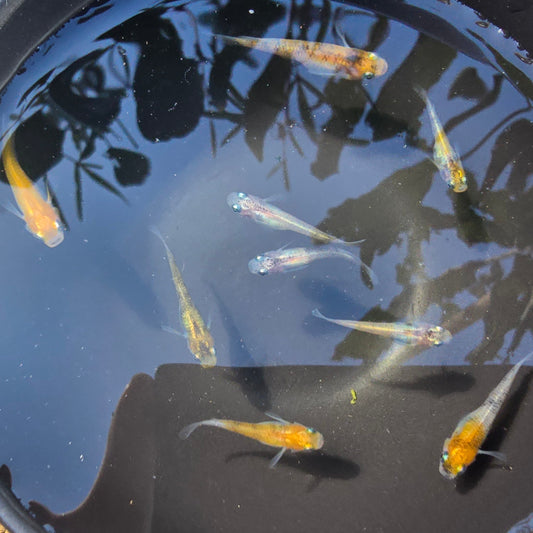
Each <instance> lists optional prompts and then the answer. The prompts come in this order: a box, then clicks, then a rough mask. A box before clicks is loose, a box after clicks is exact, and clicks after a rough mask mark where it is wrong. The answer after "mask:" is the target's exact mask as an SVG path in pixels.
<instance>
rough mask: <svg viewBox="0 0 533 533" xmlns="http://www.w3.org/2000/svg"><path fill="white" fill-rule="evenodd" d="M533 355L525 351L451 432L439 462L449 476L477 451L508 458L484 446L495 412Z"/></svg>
mask: <svg viewBox="0 0 533 533" xmlns="http://www.w3.org/2000/svg"><path fill="white" fill-rule="evenodd" d="M532 355H533V352H531V353H530V354H528V355H526V356H525V357H524V358H523V359H522V360H521V361H519V362H518V363H516V365H514V366H513V368H512V369H511V370H509V372H507V374H505V376H504V378H503V379H502V380H501V381H500V383H498V385H497V386H496V387H495V388H494V390H493V391H492V392H491V393H490V394H489V396H488V398H487V399H486V400H485V401H484V402H483V404H482V405H481V406H480V407H478V408H477V409H476V410H475V411H472V412H471V413H468V414H467V415H466V416H465V417H463V418H462V419H461V421H460V422H459V424H458V425H457V427H456V428H455V431H454V432H453V434H452V436H451V437H450V438H448V439H446V440H445V441H444V446H443V448H442V454H441V456H440V462H439V472H440V473H441V474H442V475H443V476H444V477H445V478H447V479H455V478H456V477H457V476H458V475H460V474H462V473H463V472H464V471H465V470H466V469H467V468H468V466H469V465H470V464H472V463H473V462H474V460H475V458H476V456H477V455H478V454H483V455H491V456H492V457H495V458H496V459H498V460H500V461H505V455H504V454H502V453H499V452H490V451H486V450H481V449H480V448H481V445H482V444H483V441H484V440H485V438H486V437H487V435H488V433H489V431H490V429H491V427H492V424H493V422H494V419H495V418H496V415H497V414H498V412H499V411H500V409H501V406H502V405H503V402H504V401H505V398H506V397H507V395H508V394H509V390H510V389H511V385H512V384H513V381H514V379H515V377H516V374H517V373H518V371H519V370H520V367H521V366H522V365H523V364H524V363H525V362H526V361H527V360H528V359H529V358H530V357H531V356H532Z"/></svg>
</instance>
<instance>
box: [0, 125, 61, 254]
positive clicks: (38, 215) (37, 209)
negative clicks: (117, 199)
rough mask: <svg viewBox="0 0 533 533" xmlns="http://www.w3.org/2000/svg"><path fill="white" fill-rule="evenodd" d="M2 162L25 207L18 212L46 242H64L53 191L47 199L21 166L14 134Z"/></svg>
mask: <svg viewBox="0 0 533 533" xmlns="http://www.w3.org/2000/svg"><path fill="white" fill-rule="evenodd" d="M2 162H3V164H4V169H5V172H6V176H7V179H8V181H9V184H10V185H11V190H12V191H13V195H14V196H15V200H16V202H17V205H18V207H19V209H20V211H21V213H19V212H18V211H16V210H15V209H14V213H15V214H16V215H17V216H18V217H19V218H21V219H23V220H24V221H25V222H26V229H27V230H28V231H29V232H30V233H31V234H33V235H34V236H35V237H37V238H38V239H41V240H42V241H43V242H44V243H45V244H46V246H49V247H50V248H54V247H55V246H58V245H59V244H61V243H62V242H63V239H64V234H63V228H62V225H61V219H60V217H59V213H58V212H57V210H56V208H55V207H54V206H53V205H52V202H51V200H50V195H48V197H47V199H46V200H45V199H44V198H43V197H42V196H41V193H40V192H39V190H38V189H37V187H35V185H34V184H33V183H32V181H31V180H30V178H29V177H28V176H27V175H26V173H25V172H24V170H23V169H22V167H21V166H20V164H19V162H18V159H17V155H16V153H15V143H14V141H13V135H12V136H11V137H10V138H9V140H8V141H7V143H6V145H5V146H4V149H3V150H2Z"/></svg>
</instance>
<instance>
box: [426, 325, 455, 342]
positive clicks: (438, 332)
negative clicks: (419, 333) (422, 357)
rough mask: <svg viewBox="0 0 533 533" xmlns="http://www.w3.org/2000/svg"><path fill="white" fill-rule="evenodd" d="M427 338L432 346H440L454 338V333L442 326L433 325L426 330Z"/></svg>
mask: <svg viewBox="0 0 533 533" xmlns="http://www.w3.org/2000/svg"><path fill="white" fill-rule="evenodd" d="M426 339H427V342H428V344H429V345H430V346H440V345H441V344H447V343H448V342H450V341H451V340H452V334H451V333H450V332H449V331H448V330H447V329H445V328H442V327H441V326H432V327H430V328H428V329H427V331H426Z"/></svg>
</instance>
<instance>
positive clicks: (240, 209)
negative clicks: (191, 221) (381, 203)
mask: <svg viewBox="0 0 533 533" xmlns="http://www.w3.org/2000/svg"><path fill="white" fill-rule="evenodd" d="M226 201H227V203H228V205H229V206H230V207H231V209H233V211H234V212H235V213H238V214H239V215H241V216H244V217H248V218H251V219H252V220H255V221H256V222H258V223H259V224H264V225H265V226H269V227H270V228H273V229H278V230H288V231H294V232H296V233H300V234H302V235H306V236H307V237H310V238H311V239H315V240H316V241H321V242H328V243H337V244H349V245H351V244H360V243H362V242H363V241H362V240H361V241H355V242H345V241H343V240H342V239H338V238H337V237H333V235H329V234H328V233H325V232H324V231H322V230H319V229H318V228H315V227H314V226H311V224H308V223H307V222H304V221H303V220H300V219H298V218H296V217H294V216H293V215H290V214H289V213H286V212H285V211H283V210H282V209H279V208H278V207H276V206H274V205H271V204H269V203H268V202H267V201H266V200H264V199H262V198H258V197H257V196H252V195H251V194H246V193H244V192H232V193H230V194H228V197H227V199H226ZM363 240H364V239H363Z"/></svg>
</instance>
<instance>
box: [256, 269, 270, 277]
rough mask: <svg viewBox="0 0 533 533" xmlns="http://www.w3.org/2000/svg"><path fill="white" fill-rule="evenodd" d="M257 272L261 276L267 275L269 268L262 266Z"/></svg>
mask: <svg viewBox="0 0 533 533" xmlns="http://www.w3.org/2000/svg"><path fill="white" fill-rule="evenodd" d="M257 272H258V274H259V275H260V276H266V275H267V274H268V270H267V269H266V268H260V269H259V270H258V271H257Z"/></svg>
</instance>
